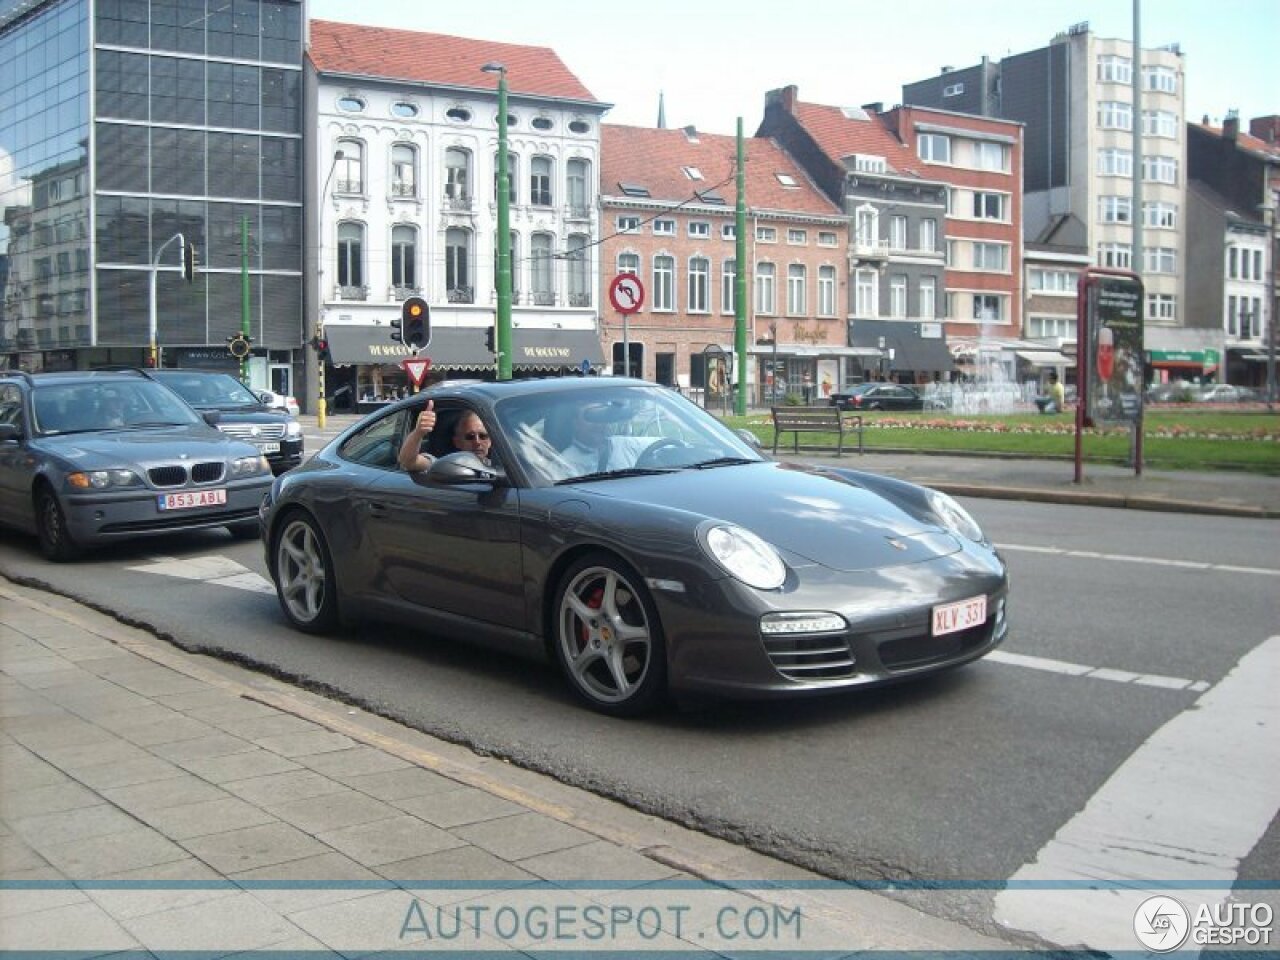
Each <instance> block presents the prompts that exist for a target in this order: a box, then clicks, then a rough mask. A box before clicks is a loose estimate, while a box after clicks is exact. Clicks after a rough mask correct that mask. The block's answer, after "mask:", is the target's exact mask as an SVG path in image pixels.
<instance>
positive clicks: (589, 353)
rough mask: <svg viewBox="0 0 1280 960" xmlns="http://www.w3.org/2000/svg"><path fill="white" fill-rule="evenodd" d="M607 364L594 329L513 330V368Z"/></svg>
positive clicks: (523, 328) (527, 328)
mask: <svg viewBox="0 0 1280 960" xmlns="http://www.w3.org/2000/svg"><path fill="white" fill-rule="evenodd" d="M584 360H586V361H587V362H589V363H590V364H591V365H592V366H593V367H598V366H601V365H603V364H604V350H603V349H602V348H601V346H600V336H599V334H597V333H596V332H595V331H594V330H560V329H556V328H552V329H546V328H530V327H517V328H516V329H515V330H512V331H511V365H512V366H513V367H519V368H522V369H525V370H532V369H541V370H559V369H560V368H561V367H580V366H582V362H583V361H584Z"/></svg>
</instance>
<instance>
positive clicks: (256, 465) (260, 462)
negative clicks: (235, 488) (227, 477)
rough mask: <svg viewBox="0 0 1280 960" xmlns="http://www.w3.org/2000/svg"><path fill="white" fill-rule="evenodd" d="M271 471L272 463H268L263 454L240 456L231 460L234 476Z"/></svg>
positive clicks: (246, 475)
mask: <svg viewBox="0 0 1280 960" xmlns="http://www.w3.org/2000/svg"><path fill="white" fill-rule="evenodd" d="M270 472H271V464H269V463H267V458H266V457H263V456H257V457H240V458H239V459H238V460H232V461H231V476H232V477H256V476H257V475H258V474H260V473H270Z"/></svg>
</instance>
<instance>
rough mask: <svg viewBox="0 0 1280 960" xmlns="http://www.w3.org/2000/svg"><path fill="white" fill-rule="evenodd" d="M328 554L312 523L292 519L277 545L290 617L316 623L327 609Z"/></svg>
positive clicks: (278, 569) (282, 596) (282, 592)
mask: <svg viewBox="0 0 1280 960" xmlns="http://www.w3.org/2000/svg"><path fill="white" fill-rule="evenodd" d="M326 574H327V571H326V568H325V551H324V547H323V546H322V545H321V543H320V538H319V536H318V535H317V534H316V531H315V528H314V527H312V525H311V523H310V521H308V520H304V519H302V518H300V517H299V518H297V519H294V520H290V521H289V522H288V524H286V525H285V528H284V530H283V531H282V532H281V534H280V539H279V540H278V541H277V542H276V579H277V582H278V583H279V584H280V599H281V600H283V601H284V603H285V606H286V608H287V609H288V611H289V614H290V616H292V617H293V618H294V619H295V620H297V621H298V622H300V623H312V622H313V621H315V620H317V619H318V618H319V617H320V616H321V614H322V613H323V610H324V601H325V590H326V589H327V579H328V578H327V575H326Z"/></svg>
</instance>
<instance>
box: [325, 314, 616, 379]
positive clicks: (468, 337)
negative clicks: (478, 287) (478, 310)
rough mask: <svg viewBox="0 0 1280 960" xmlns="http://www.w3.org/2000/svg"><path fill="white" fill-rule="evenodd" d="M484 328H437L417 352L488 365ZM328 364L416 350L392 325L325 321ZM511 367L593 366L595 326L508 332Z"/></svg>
mask: <svg viewBox="0 0 1280 960" xmlns="http://www.w3.org/2000/svg"><path fill="white" fill-rule="evenodd" d="M487 329H488V328H486V327H436V328H435V329H433V330H432V331H431V343H429V344H428V345H427V346H426V348H425V349H423V350H422V351H421V354H420V355H421V356H423V357H430V358H431V365H432V367H434V368H438V369H449V370H469V371H476V370H489V369H492V368H493V354H491V353H490V352H489V351H488V349H487V348H486V346H485V333H486V332H487ZM324 333H325V337H326V338H327V339H328V341H329V353H330V355H331V357H332V363H334V364H335V365H342V364H398V363H399V362H400V361H401V360H403V359H404V358H406V357H412V356H414V355H415V354H414V351H412V350H410V349H409V348H408V347H406V346H405V345H404V344H401V343H396V342H395V341H394V340H392V339H391V328H390V327H385V326H365V325H356V324H326V325H325V328H324ZM511 339H512V366H513V367H519V368H522V369H525V370H531V369H544V370H559V369H560V368H562V367H577V366H581V364H582V361H583V360H589V361H590V362H591V365H592V366H596V367H598V366H600V365H602V364H603V363H604V352H603V351H602V350H601V348H600V338H599V337H598V336H597V335H596V332H595V331H594V330H558V329H532V328H516V329H514V330H512V331H511Z"/></svg>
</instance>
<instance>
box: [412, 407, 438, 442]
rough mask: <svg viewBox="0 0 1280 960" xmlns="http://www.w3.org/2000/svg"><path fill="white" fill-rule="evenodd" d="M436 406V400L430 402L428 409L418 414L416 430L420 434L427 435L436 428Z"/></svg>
mask: <svg viewBox="0 0 1280 960" xmlns="http://www.w3.org/2000/svg"><path fill="white" fill-rule="evenodd" d="M435 405H436V402H435V401H434V400H428V401H427V405H426V407H425V408H424V409H423V411H422V412H421V413H420V414H418V424H417V426H416V427H415V428H414V429H415V430H417V431H418V433H421V434H424V435H425V434H428V433H430V432H431V431H432V430H434V429H435V428H436V411H435V409H434V408H435Z"/></svg>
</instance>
